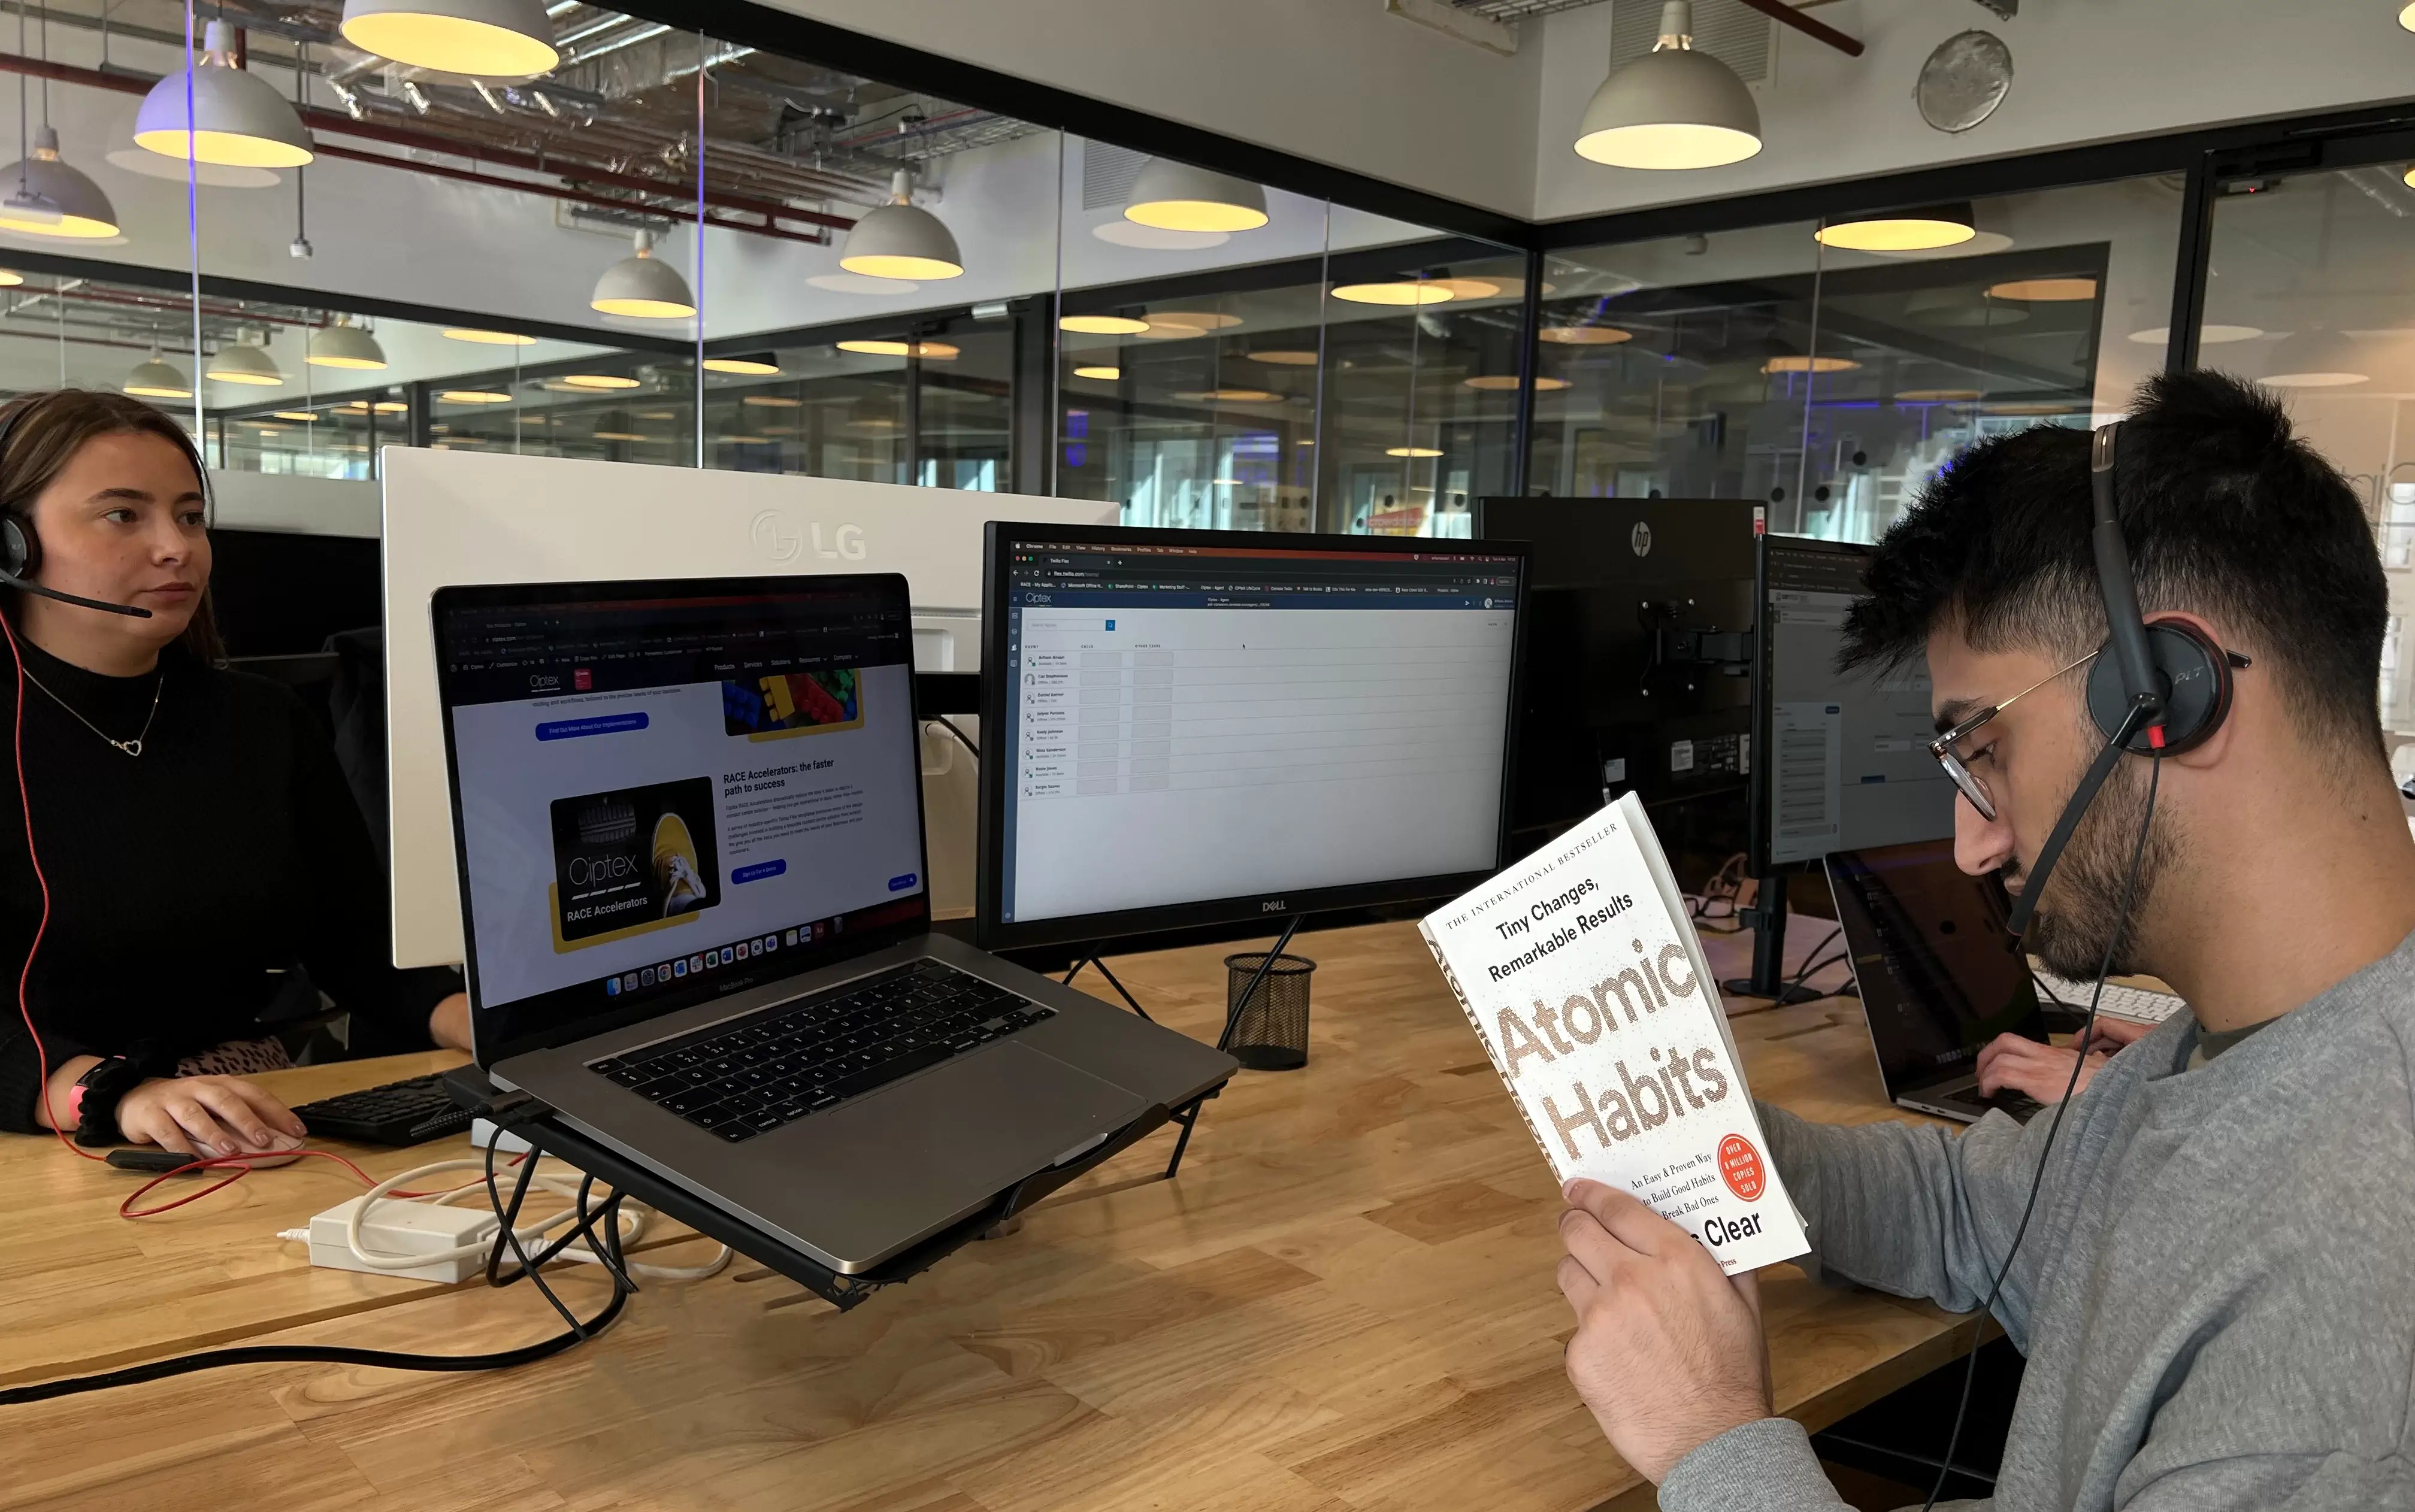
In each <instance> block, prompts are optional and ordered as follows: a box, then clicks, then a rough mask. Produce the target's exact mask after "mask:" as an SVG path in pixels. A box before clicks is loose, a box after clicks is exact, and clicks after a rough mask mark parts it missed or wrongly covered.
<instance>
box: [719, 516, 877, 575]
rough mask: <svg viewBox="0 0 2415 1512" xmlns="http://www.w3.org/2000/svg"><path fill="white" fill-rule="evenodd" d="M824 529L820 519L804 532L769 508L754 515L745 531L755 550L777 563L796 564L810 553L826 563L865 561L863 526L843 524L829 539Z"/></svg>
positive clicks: (790, 520) (833, 531)
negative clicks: (792, 562) (752, 520)
mask: <svg viewBox="0 0 2415 1512" xmlns="http://www.w3.org/2000/svg"><path fill="white" fill-rule="evenodd" d="M823 529H824V528H823V526H822V524H821V522H820V521H818V520H817V521H815V522H814V523H813V524H812V525H810V526H808V527H806V529H805V530H804V531H799V530H798V529H797V525H796V522H795V521H794V520H792V519H790V518H789V517H788V516H787V515H785V514H783V513H781V512H780V511H779V510H776V509H767V510H764V511H763V512H762V513H761V514H759V515H757V516H755V519H754V522H753V523H752V524H750V525H749V526H748V527H747V529H746V538H747V539H748V540H749V541H751V542H753V543H754V546H755V549H756V550H757V551H760V552H762V553H763V555H765V556H766V557H769V558H771V559H772V561H777V562H790V561H796V560H797V559H799V558H800V557H802V556H804V555H805V554H806V553H807V552H808V551H810V552H811V553H812V554H813V555H814V556H815V557H816V558H817V559H819V560H821V561H862V560H863V527H862V526H861V525H841V526H838V527H836V528H834V529H832V530H831V531H830V533H829V535H828V536H827V538H826V537H825V536H824V535H823V533H822V532H823Z"/></svg>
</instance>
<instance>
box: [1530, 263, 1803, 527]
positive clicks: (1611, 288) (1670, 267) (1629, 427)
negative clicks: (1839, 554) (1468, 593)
mask: <svg viewBox="0 0 2415 1512" xmlns="http://www.w3.org/2000/svg"><path fill="white" fill-rule="evenodd" d="M1813 230H1814V227H1813V225H1812V224H1811V223H1809V222H1798V223H1792V224H1788V225H1782V226H1766V227H1758V228H1754V229H1752V230H1748V231H1735V232H1717V233H1713V234H1710V235H1706V236H1678V237H1669V238H1664V239H1661V240H1658V241H1648V242H1635V243H1628V244H1623V245H1619V246H1613V247H1588V248H1579V249H1574V250H1571V251H1568V252H1565V253H1558V254H1554V255H1553V256H1552V257H1550V258H1548V259H1546V260H1545V262H1544V266H1543V283H1544V297H1543V300H1542V303H1541V306H1540V312H1541V320H1540V327H1539V329H1538V332H1537V336H1538V344H1537V350H1536V373H1537V387H1538V393H1537V394H1536V396H1535V444H1534V450H1533V453H1532V455H1531V457H1529V459H1528V464H1527V481H1528V485H1529V487H1535V488H1540V489H1542V490H1544V491H1547V492H1550V493H1553V494H1557V495H1561V496H1564V497H1568V498H1588V499H1617V498H1627V499H1634V498H1662V499H1688V498H1693V499H1701V498H1716V499H1753V500H1757V501H1762V502H1766V503H1768V504H1770V505H1771V506H1772V507H1773V508H1776V509H1779V510H1782V511H1783V513H1782V514H1781V515H1780V516H1777V517H1778V518H1779V519H1782V520H1788V521H1791V520H1792V519H1793V514H1794V511H1795V500H1796V496H1797V494H1798V493H1799V492H1800V491H1801V486H1802V480H1803V477H1804V474H1805V469H1804V466H1803V461H1802V458H1803V443H1804V419H1805V410H1804V405H1805V400H1806V398H1807V397H1808V394H1809V392H1810V390H1811V387H1812V381H1813V378H1814V376H1815V375H1814V374H1813V373H1812V372H1811V370H1810V360H1811V357H1812V355H1813V343H1814V339H1815V331H1814V328H1813V312H1814V306H1815V299H1816V292H1817V287H1818V279H1819V256H1818V254H1819V249H1820V248H1819V244H1818V243H1817V242H1815V241H1813V240H1812V238H1811V232H1812V231H1813Z"/></svg>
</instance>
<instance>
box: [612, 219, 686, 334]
mask: <svg viewBox="0 0 2415 1512" xmlns="http://www.w3.org/2000/svg"><path fill="white" fill-rule="evenodd" d="M632 240H633V241H634V242H635V244H636V247H637V250H636V251H635V252H632V253H631V254H630V255H629V256H627V257H624V258H622V260H621V261H620V262H615V263H613V264H612V265H611V266H610V267H608V268H606V269H605V270H604V277H600V278H598V279H596V280H595V292H594V294H593V296H592V297H591V298H590V299H589V300H588V301H587V305H588V307H589V308H591V309H596V310H601V311H602V312H603V313H605V314H607V315H629V316H634V317H636V318H637V319H638V320H641V321H680V320H685V319H686V318H687V317H689V316H691V315H693V314H695V313H696V295H695V294H694V293H693V292H690V291H689V289H688V286H687V280H686V279H685V278H682V277H680V271H679V269H677V268H675V267H672V266H671V265H670V264H669V263H667V262H664V261H663V260H662V259H660V258H658V257H656V256H654V233H653V232H650V231H644V230H640V231H639V232H637V235H636V236H635V237H634V238H632Z"/></svg>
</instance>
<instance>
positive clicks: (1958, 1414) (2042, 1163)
mask: <svg viewBox="0 0 2415 1512" xmlns="http://www.w3.org/2000/svg"><path fill="white" fill-rule="evenodd" d="M2152 755H2153V764H2152V765H2151V766H2150V767H2149V768H2148V772H2149V775H2148V777H2147V812H2146V813H2145V815H2144V816H2141V817H2140V818H2139V820H2138V844H2137V845H2135V846H2131V847H2130V875H2129V876H2128V877H2127V878H2126V879H2125V880H2124V881H2123V884H2122V907H2121V910H2120V911H2119V912H2118V913H2116V914H2115V915H2114V916H2113V934H2112V936H2111V937H2110V938H2108V940H2106V942H2105V959H2104V961H2103V962H2102V963H2101V964H2099V965H2098V966H2097V968H2096V989H2095V991H2093V992H2092V993H2090V994H2089V996H2088V1022H2087V1023H2085V1024H2083V1025H2080V1026H2079V1036H2080V1042H2081V1043H2082V1044H2086V1043H2087V1042H2088V1040H2089V1039H2090V1038H2091V1037H2092V1031H2093V1030H2094V1029H2095V1027H2096V1005H2097V1004H2098V1003H2099V1002H2100V1001H2102V1000H2103V998H2104V996H2105V979H2106V978H2107V977H2108V976H2110V975H2111V974H2112V971H2113V958H2114V957H2115V956H2116V955H2118V954H2120V953H2121V950H2122V935H2123V931H2124V930H2126V929H2127V928H2128V927H2129V923H2130V904H2131V902H2132V900H2133V899H2134V898H2135V897H2136V896H2137V894H2138V872H2139V869H2140V868H2141V867H2142V866H2143V865H2144V864H2145V862H2146V860H2147V832H2148V831H2149V830H2151V829H2152V828H2153V826H2154V822H2155V790H2156V789H2157V788H2158V787H2160V786H2162V785H2163V777H2164V753H2163V752H2162V751H2161V750H2160V749H2158V750H2156V751H2154V752H2153V753H2152ZM2087 1061H2088V1057H2087V1055H2085V1054H2084V1053H2083V1054H2080V1055H2074V1056H2073V1057H2072V1061H2071V1079H2070V1080H2069V1081H2067V1082H2065V1083H2064V1084H2063V1100H2062V1101H2060V1102H2057V1103H2056V1104H2055V1105H2054V1121H2053V1122H2051V1123H2049V1124H2048V1125H2047V1126H2046V1147H2045V1148H2044V1149H2042V1150H2040V1151H2038V1163H2037V1170H2036V1171H2035V1172H2034V1173H2033V1174H2032V1175H2031V1176H2030V1195H2029V1200H2028V1201H2027V1202H2024V1203H2023V1204H2022V1205H2021V1220H2020V1222H2019V1224H2018V1226H2016V1227H2015V1228H2014V1230H2013V1242H2012V1244H2011V1246H2010V1247H2009V1248H2008V1249H2006V1250H2004V1263H2003V1265H1999V1266H1997V1267H1996V1279H1995V1280H1994V1281H1993V1282H1991V1283H1990V1284H1989V1285H1988V1300H1986V1301H1985V1302H1982V1303H1980V1304H1979V1317H1978V1319H1977V1321H1976V1322H1974V1323H1973V1324H1972V1325H1971V1353H1970V1355H1969V1356H1968V1357H1967V1359H1966V1361H1965V1363H1964V1365H1963V1367H1962V1401H1961V1404H1960V1405H1959V1406H1958V1407H1956V1408H1955V1409H1954V1432H1953V1434H1952V1435H1951V1436H1950V1437H1948V1438H1947V1439H1946V1441H1945V1457H1944V1460H1943V1466H1942V1468H1941V1469H1939V1471H1938V1472H1937V1484H1936V1485H1934V1486H1932V1487H1930V1488H1929V1490H1928V1501H1926V1502H1923V1503H1921V1504H1920V1512H1933V1509H1934V1508H1935V1507H1936V1505H1937V1499H1938V1498H1939V1497H1941V1496H1943V1495H1944V1494H1945V1477H1946V1476H1948V1475H1952V1474H1953V1473H1954V1451H1955V1450H1957V1449H1958V1448H1960V1447H1961V1446H1962V1425H1963V1422H1964V1420H1965V1419H1966V1418H1968V1417H1969V1416H1970V1415H1971V1387H1972V1385H1973V1383H1974V1382H1975V1381H1977V1380H1978V1378H1979V1335H1980V1333H1981V1332H1982V1331H1984V1330H1985V1329H1986V1327H1987V1325H1988V1316H1989V1314H1991V1313H1993V1312H1994V1311H1995V1310H1996V1298H1997V1297H1999V1296H2001V1295H2003V1290H2004V1278H2005V1277H2006V1276H2009V1275H2011V1274H2012V1270H2013V1258H2014V1257H2015V1256H2016V1255H2018V1254H2019V1253H2020V1252H2021V1239H2022V1238H2023V1236H2025V1235H2027V1234H2028V1233H2029V1231H2030V1215H2031V1214H2032V1213H2033V1212H2035V1211H2036V1210H2037V1200H2038V1189H2039V1188H2041V1187H2043V1186H2044V1185H2045V1184H2046V1167H2047V1162H2048V1160H2051V1159H2053V1157H2054V1141H2055V1136H2056V1135H2058V1134H2060V1133H2062V1132H2063V1115H2064V1114H2065V1113H2067V1112H2069V1111H2070V1109H2071V1100H2072V1097H2073V1096H2074V1094H2076V1093H2077V1092H2078V1089H2079V1070H2080V1068H2081V1067H2082V1066H2084V1065H2086V1064H2087Z"/></svg>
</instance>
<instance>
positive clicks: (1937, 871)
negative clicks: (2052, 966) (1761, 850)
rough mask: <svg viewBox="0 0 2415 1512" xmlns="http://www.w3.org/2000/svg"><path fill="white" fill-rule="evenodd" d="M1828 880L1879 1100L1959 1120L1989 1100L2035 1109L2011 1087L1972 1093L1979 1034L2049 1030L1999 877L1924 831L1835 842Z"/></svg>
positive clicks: (2017, 1111) (1972, 1116) (2039, 1036)
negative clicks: (1887, 842)
mask: <svg viewBox="0 0 2415 1512" xmlns="http://www.w3.org/2000/svg"><path fill="white" fill-rule="evenodd" d="M1828 888H1829V891H1830V892H1832V893H1833V894H1834V895H1835V898H1836V902H1837V921H1838V925H1839V926H1840V927H1841V928H1842V929H1843V931H1844V935H1845V952H1846V959H1847V960H1849V961H1850V962H1851V963H1852V964H1853V981H1854V985H1855V987H1856V989H1857V990H1858V991H1859V992H1860V994H1861V997H1862V1010H1863V1016H1864V1017H1865V1018H1867V1019H1868V1021H1869V1025H1870V1047H1871V1048H1872V1049H1873V1050H1875V1051H1877V1052H1878V1057H1879V1074H1880V1075H1881V1076H1882V1077H1883V1078H1884V1079H1885V1082H1886V1093H1887V1097H1888V1099H1889V1100H1891V1101H1893V1102H1895V1103H1896V1104H1897V1105H1898V1106H1899V1107H1905V1108H1911V1109H1913V1111H1915V1112H1918V1113H1930V1114H1936V1115H1939V1116H1941V1117H1945V1118H1953V1119H1958V1120H1959V1121H1961V1122H1963V1123H1972V1122H1975V1121H1976V1120H1977V1119H1979V1118H1981V1117H1983V1116H1985V1115H1987V1113H1988V1110H1989V1109H2001V1110H2002V1111H2003V1112H2005V1113H2008V1114H2010V1115H2013V1116H2014V1117H2016V1118H2018V1119H2021V1120H2023V1121H2026V1120H2027V1119H2028V1118H2029V1117H2030V1116H2031V1115H2033V1114H2035V1113H2036V1112H2038V1110H2039V1104H2038V1102H2037V1101H2036V1100H2034V1099H2032V1098H2030V1097H2027V1096H2024V1095H2023V1094H2021V1093H2018V1092H2010V1091H2007V1092H2000V1093H1998V1094H1997V1095H1996V1096H1994V1097H1992V1098H1986V1097H1981V1096H1980V1095H1979V1085H1978V1070H1977V1063H1978V1059H1979V1052H1980V1050H1981V1049H1982V1048H1983V1047H1984V1046H1986V1045H1987V1043H1988V1041H1989V1040H1993V1039H1995V1038H1996V1036H1998V1035H2000V1034H2018V1035H2021V1036H2023V1037H2025V1038H2027V1039H2031V1040H2038V1041H2040V1042H2041V1043H2043V1042H2045V1040H2046V1038H2047V1025H2046V1018H2045V1015H2044V1013H2043V1012H2042V1011H2041V1010H2040V1008H2039V1004H2038V997H2037V984H2036V983H2035V982H2034V981H2032V980H2031V978H2030V972H2029V963H2028V958H2027V957H2026V956H2023V955H2022V954H2021V953H2020V952H2019V951H2015V950H2013V949H2012V948H2011V945H2012V936H2011V935H2010V933H2009V932H2008V931H2007V930H2006V928H2005V921H2006V917H2007V915H2008V914H2009V913H2010V911H2011V909H2010V906H2009V905H2008V903H2007V901H2006V899H2005V896H2004V890H2003V884H2002V883H2001V882H1999V881H1998V880H1997V879H1996V878H1995V876H1993V875H1989V876H1969V875H1968V874H1966V873H1964V872H1963V871H1962V869H1961V868H1960V867H1958V866H1957V865H1955V864H1954V843H1953V842H1952V841H1951V840H1924V841H1917V842H1914V843H1913V844H1911V845H1905V846H1878V847H1875V848H1872V849H1868V850H1839V851H1833V852H1831V853H1830V854H1829V856H1828Z"/></svg>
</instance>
